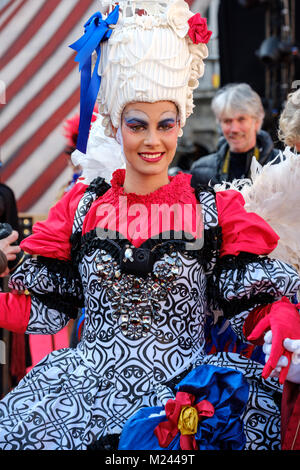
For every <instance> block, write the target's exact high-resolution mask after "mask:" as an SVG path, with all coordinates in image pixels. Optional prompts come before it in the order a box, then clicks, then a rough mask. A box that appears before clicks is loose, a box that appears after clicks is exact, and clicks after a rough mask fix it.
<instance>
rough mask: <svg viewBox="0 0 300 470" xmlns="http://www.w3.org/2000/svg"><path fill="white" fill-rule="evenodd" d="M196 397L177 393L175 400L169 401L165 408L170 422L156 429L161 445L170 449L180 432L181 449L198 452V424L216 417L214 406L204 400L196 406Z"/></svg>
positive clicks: (163, 423) (161, 424)
mask: <svg viewBox="0 0 300 470" xmlns="http://www.w3.org/2000/svg"><path fill="white" fill-rule="evenodd" d="M194 402H195V397H194V395H192V394H190V393H186V392H177V394H176V398H175V400H168V401H167V403H166V406H165V411H166V416H167V418H168V421H163V422H162V423H160V424H159V425H158V426H156V428H155V429H154V434H155V436H156V437H157V439H158V442H159V445H160V446H161V447H163V448H165V447H168V445H169V444H170V443H171V442H172V440H173V439H174V437H175V436H176V434H178V432H180V448H181V449H182V450H197V449H198V446H197V443H196V439H195V434H196V432H197V428H198V422H200V421H202V420H203V419H204V418H210V417H211V416H213V415H214V412H215V409H214V406H213V405H212V404H211V403H210V402H209V401H208V400H202V401H200V402H199V403H197V404H196V405H194Z"/></svg>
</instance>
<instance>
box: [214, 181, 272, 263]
mask: <svg viewBox="0 0 300 470" xmlns="http://www.w3.org/2000/svg"><path fill="white" fill-rule="evenodd" d="M216 204H217V209H218V217H219V225H220V226H221V228H222V245H221V250H220V256H225V255H234V256H236V255H238V254H239V253H240V252H242V251H245V252H248V253H253V254H257V255H266V254H268V253H271V252H272V251H273V250H274V249H275V248H276V246H277V243H278V240H279V236H278V235H277V234H276V233H275V232H274V230H273V229H272V228H271V227H270V225H269V224H268V223H267V222H265V220H264V219H262V218H261V217H260V216H259V215H257V214H255V213H254V212H247V211H246V210H245V208H244V204H245V201H244V198H243V196H242V194H241V193H239V192H238V191H234V190H232V189H229V190H227V191H220V192H217V193H216Z"/></svg>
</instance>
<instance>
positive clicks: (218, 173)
mask: <svg viewBox="0 0 300 470" xmlns="http://www.w3.org/2000/svg"><path fill="white" fill-rule="evenodd" d="M256 145H257V147H258V149H259V160H258V161H259V163H260V164H261V165H265V164H266V163H268V162H270V161H271V160H273V159H274V158H275V157H276V156H277V155H278V153H279V150H278V149H275V148H274V144H273V141H272V139H271V136H270V135H269V134H268V133H267V132H265V131H262V130H261V131H259V132H258V133H257V139H256ZM228 149H229V145H228V143H227V141H226V140H225V138H224V137H221V139H220V140H219V144H218V149H217V151H216V152H215V153H212V154H210V155H206V156H204V157H200V158H199V159H198V160H196V161H195V162H194V163H193V165H192V167H191V170H190V172H191V174H192V186H194V187H196V186H197V185H199V184H208V183H209V182H210V184H211V185H214V184H218V183H221V182H222V181H230V179H229V177H228V174H226V173H222V169H223V165H224V160H225V157H226V154H227V152H228ZM251 160H252V155H249V168H248V170H250V164H251ZM248 176H249V174H246V175H244V177H248Z"/></svg>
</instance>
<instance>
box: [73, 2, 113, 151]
mask: <svg viewBox="0 0 300 470" xmlns="http://www.w3.org/2000/svg"><path fill="white" fill-rule="evenodd" d="M118 19H119V5H117V6H116V7H115V8H114V9H113V10H112V11H111V13H110V14H109V15H108V16H107V18H106V20H103V19H102V15H101V13H100V12H99V11H98V12H97V13H94V15H92V16H91V18H90V19H89V20H88V21H87V22H86V23H85V25H84V34H83V36H82V37H81V38H79V39H78V40H77V41H76V42H74V43H73V44H71V45H70V46H69V47H70V48H71V49H74V50H75V51H76V52H77V54H76V57H75V62H79V71H80V72H81V83H80V119H79V131H78V138H77V149H78V150H80V152H82V153H86V147H87V141H88V137H89V131H90V124H91V119H92V114H93V110H94V106H95V102H96V99H97V95H98V92H99V89H100V85H101V76H100V75H99V74H98V67H99V62H100V57H101V48H100V44H101V42H102V41H106V40H107V39H109V38H110V36H111V33H112V29H111V28H110V25H115V24H116V23H117V21H118ZM94 51H96V53H97V61H96V64H95V68H94V71H93V75H92V76H91V66H92V54H93V52H94Z"/></svg>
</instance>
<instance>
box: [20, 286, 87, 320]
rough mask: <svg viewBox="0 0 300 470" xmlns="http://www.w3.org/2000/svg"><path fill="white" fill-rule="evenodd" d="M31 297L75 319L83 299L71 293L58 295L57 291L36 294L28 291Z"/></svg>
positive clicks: (81, 306) (82, 304)
mask: <svg viewBox="0 0 300 470" xmlns="http://www.w3.org/2000/svg"><path fill="white" fill-rule="evenodd" d="M28 291H29V293H30V294H31V295H32V297H35V298H36V299H38V300H40V301H41V302H42V303H43V304H44V305H46V307H48V308H52V309H54V310H57V311H58V312H60V313H63V314H64V315H66V316H67V317H69V318H72V319H74V320H75V319H76V318H77V317H78V310H79V309H81V308H83V307H84V302H83V299H80V298H79V297H76V296H73V295H59V294H57V292H53V293H52V294H50V293H47V294H37V293H36V292H32V293H31V291H30V289H28Z"/></svg>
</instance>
